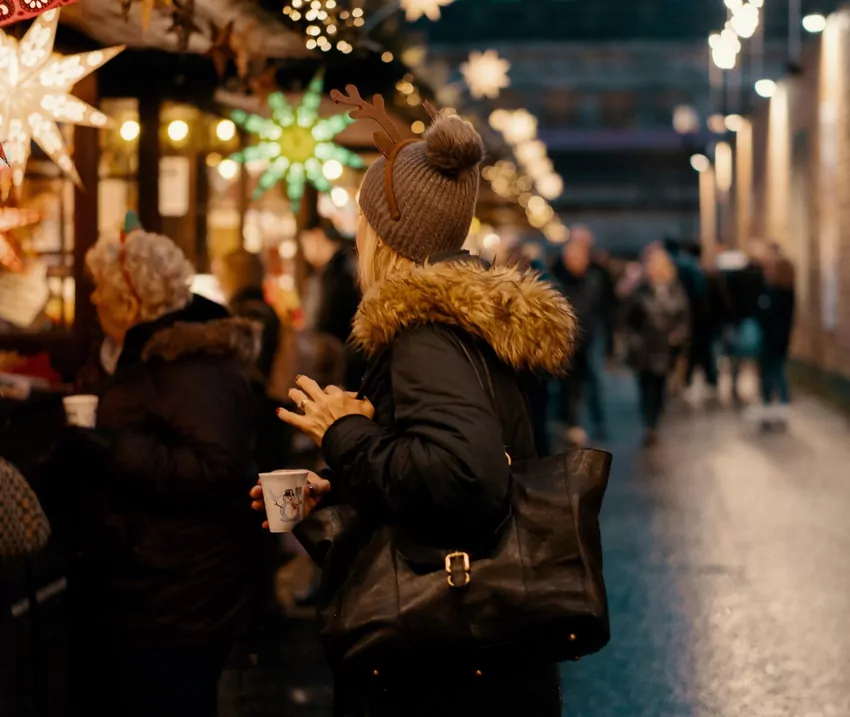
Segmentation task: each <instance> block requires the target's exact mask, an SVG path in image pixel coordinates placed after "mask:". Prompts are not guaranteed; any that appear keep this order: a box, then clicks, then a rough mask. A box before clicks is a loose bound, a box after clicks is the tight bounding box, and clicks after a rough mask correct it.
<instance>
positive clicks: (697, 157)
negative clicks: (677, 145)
mask: <svg viewBox="0 0 850 717" xmlns="http://www.w3.org/2000/svg"><path fill="white" fill-rule="evenodd" d="M691 166H692V167H693V168H694V169H695V170H696V171H697V172H700V173H702V172H705V171H706V170H707V169H709V168H710V167H711V160H710V159H709V158H708V157H706V156H705V155H704V154H694V155H692V156H691Z"/></svg>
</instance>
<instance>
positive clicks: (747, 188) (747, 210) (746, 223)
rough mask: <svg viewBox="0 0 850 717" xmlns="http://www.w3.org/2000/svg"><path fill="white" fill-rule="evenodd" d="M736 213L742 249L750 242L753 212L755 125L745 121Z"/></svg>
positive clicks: (741, 131)
mask: <svg viewBox="0 0 850 717" xmlns="http://www.w3.org/2000/svg"><path fill="white" fill-rule="evenodd" d="M735 150H736V152H735V154H736V158H735V213H736V219H737V231H736V232H735V233H736V235H737V244H738V248H739V249H742V248H744V247H745V246H746V245H747V242H748V241H749V240H750V236H751V232H752V229H751V227H752V212H753V123H752V121H751V120H748V119H745V120H743V121H742V122H741V127H740V129H739V130H738V135H737V144H736V147H735Z"/></svg>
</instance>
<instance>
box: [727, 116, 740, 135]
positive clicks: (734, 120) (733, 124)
mask: <svg viewBox="0 0 850 717" xmlns="http://www.w3.org/2000/svg"><path fill="white" fill-rule="evenodd" d="M743 122H744V118H743V117H741V115H728V116H727V117H726V118H725V119H724V120H723V124H724V126H725V127H726V129H728V130H729V131H730V132H737V131H738V130H739V129H741V125H742V124H743Z"/></svg>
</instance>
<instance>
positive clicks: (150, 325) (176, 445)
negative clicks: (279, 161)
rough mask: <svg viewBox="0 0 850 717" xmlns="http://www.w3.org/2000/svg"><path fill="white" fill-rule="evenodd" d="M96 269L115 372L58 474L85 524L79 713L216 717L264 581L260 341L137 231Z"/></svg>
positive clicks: (76, 568)
mask: <svg viewBox="0 0 850 717" xmlns="http://www.w3.org/2000/svg"><path fill="white" fill-rule="evenodd" d="M86 266H87V267H88V269H89V271H90V272H91V275H92V277H93V278H94V282H95V291H94V294H93V295H92V301H93V302H94V304H95V306H96V308H97V313H98V317H99V319H100V323H101V326H102V328H103V331H104V333H105V334H106V336H108V337H109V339H110V340H111V342H112V344H113V345H114V346H115V347H117V361H116V362H115V365H114V367H110V368H111V376H110V378H109V381H108V382H107V383H106V385H105V386H103V388H102V392H101V395H100V402H99V406H98V410H97V426H96V428H94V429H89V428H69V429H68V434H67V435H66V437H65V439H64V440H63V441H62V443H61V445H60V446H59V447H58V449H57V452H56V454H55V455H54V461H53V473H54V477H55V480H56V481H57V484H58V485H61V486H64V487H65V488H66V489H67V499H68V507H69V510H73V511H75V512H76V513H77V521H76V526H77V527H76V533H75V536H74V540H73V543H74V544H73V546H72V551H71V553H72V559H73V563H72V565H71V567H70V569H69V599H70V602H71V615H72V633H73V638H72V652H71V662H72V670H73V674H72V679H71V689H72V691H73V694H74V700H73V711H72V713H73V714H79V715H93V714H98V713H103V714H106V713H107V712H108V713H110V714H112V713H115V714H121V715H124V716H125V717H129V716H132V717H135V716H137V715H138V716H139V717H141V716H142V715H145V717H148V716H149V715H151V714H157V715H169V716H170V715H175V716H176V715H181V716H183V717H185V715H197V716H198V717H206V716H212V715H215V714H216V711H217V683H218V678H219V675H220V673H221V671H222V669H223V668H224V666H225V663H226V661H227V658H228V655H229V653H230V651H231V647H232V645H233V642H234V639H235V638H236V637H237V636H238V635H239V634H240V633H241V632H242V630H243V629H244V628H245V627H246V625H247V623H248V621H249V619H250V618H251V616H252V612H253V609H254V596H255V591H256V587H257V584H258V577H259V576H258V572H257V567H258V559H259V556H260V554H261V544H258V542H257V539H256V522H255V520H254V518H253V516H252V515H251V513H250V511H246V506H245V504H244V498H243V496H244V492H245V491H246V490H247V489H248V487H249V486H250V485H252V484H253V483H254V482H255V481H256V474H257V471H256V468H255V467H254V465H253V462H252V458H251V445H252V426H253V421H252V410H253V406H254V397H253V394H252V390H251V386H250V382H249V378H248V372H249V371H250V370H251V368H252V366H253V365H254V362H255V361H256V358H257V354H258V351H259V344H260V337H259V331H258V328H259V327H257V326H256V325H255V324H254V323H253V322H250V321H247V320H245V319H236V318H230V316H229V314H228V312H227V310H226V309H225V308H224V307H222V306H219V305H218V304H215V303H213V302H211V301H208V300H206V299H203V298H201V297H199V296H193V295H192V294H191V293H190V290H189V285H190V282H191V279H192V273H193V272H192V268H191V266H190V264H189V262H188V261H187V260H186V257H185V256H184V254H183V252H182V251H181V250H180V249H179V248H178V247H177V245H176V244H174V243H173V242H172V241H171V240H170V239H168V238H167V237H164V236H160V235H156V234H150V233H148V232H145V231H143V230H142V229H141V228H139V227H138V226H137V225H134V223H133V222H132V219H130V220H129V221H128V226H127V231H126V232H124V233H122V235H121V237H120V238H119V237H104V238H101V239H100V240H99V241H98V242H97V243H96V244H95V246H94V247H93V248H92V249H91V250H90V251H89V252H88V254H87V255H86Z"/></svg>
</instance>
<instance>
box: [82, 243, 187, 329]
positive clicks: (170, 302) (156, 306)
mask: <svg viewBox="0 0 850 717" xmlns="http://www.w3.org/2000/svg"><path fill="white" fill-rule="evenodd" d="M122 248H123V262H122ZM122 263H123V266H122ZM86 266H87V267H88V270H89V271H90V272H91V274H92V276H93V277H94V280H95V282H96V283H97V285H98V286H99V287H103V288H105V289H107V290H109V291H110V292H111V293H112V295H113V296H115V297H116V298H118V299H119V300H121V301H122V302H123V303H125V304H126V305H127V306H128V307H129V306H131V305H132V304H133V302H134V300H137V301H138V303H139V304H140V306H139V314H138V318H139V319H140V320H141V321H154V320H155V319H158V318H159V317H160V316H163V315H165V314H168V313H171V312H172V311H178V310H180V309H182V308H184V307H185V306H186V305H187V304H188V303H189V300H190V299H191V297H192V293H191V289H190V286H191V283H192V279H193V277H194V273H195V272H194V270H193V268H192V265H191V264H190V263H189V260H188V259H186V255H185V254H184V253H183V251H182V250H181V249H180V247H179V246H177V245H176V244H175V243H174V242H173V241H171V239H169V238H168V237H167V236H163V235H162V234H151V233H149V232H146V231H143V230H141V229H137V230H135V231H133V232H130V234H128V235H127V238H126V240H125V242H124V244H123V247H122V243H121V238H120V236H109V237H102V238H101V239H99V240H98V241H97V243H96V244H95V245H94V246H93V247H92V248H91V249H89V251H88V252H87V253H86ZM125 271H126V276H125ZM128 279H129V284H128Z"/></svg>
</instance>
